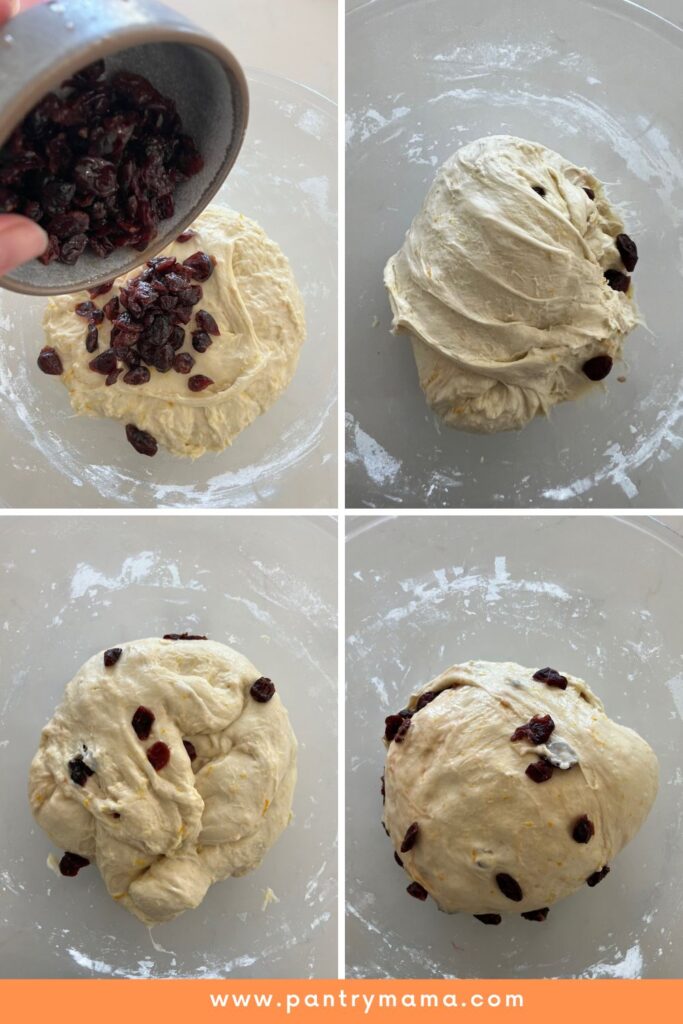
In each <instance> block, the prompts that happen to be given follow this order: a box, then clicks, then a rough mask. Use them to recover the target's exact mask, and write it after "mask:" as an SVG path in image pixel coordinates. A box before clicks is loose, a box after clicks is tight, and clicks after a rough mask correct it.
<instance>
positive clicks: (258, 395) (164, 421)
mask: <svg viewBox="0 0 683 1024" xmlns="http://www.w3.org/2000/svg"><path fill="white" fill-rule="evenodd" d="M192 228H193V230H194V231H195V232H196V234H195V235H194V237H192V238H191V239H190V240H189V241H187V242H174V243H173V244H172V245H170V246H167V248H166V249H164V250H163V254H164V255H170V256H174V257H175V258H176V259H177V260H179V261H180V262H182V261H183V260H185V259H187V257H188V256H191V255H192V254H193V253H195V252H197V251H202V252H206V253H207V254H208V255H209V256H213V257H214V258H215V259H216V267H215V270H214V272H213V274H212V275H211V277H210V278H209V279H208V280H207V281H203V282H201V286H202V290H203V297H202V299H201V300H200V301H199V302H198V303H197V305H196V306H195V307H194V313H196V312H197V310H199V309H205V310H206V311H207V312H209V313H211V314H212V316H213V317H214V319H215V320H216V323H217V324H218V328H219V330H220V336H218V337H214V338H213V339H212V341H213V344H212V345H211V347H210V348H209V349H208V350H207V351H206V352H204V353H201V354H199V353H197V352H195V351H194V349H193V348H192V344H191V341H192V338H191V331H192V330H195V329H196V325H195V324H194V321H191V322H190V323H189V324H188V325H187V326H186V328H185V344H184V345H183V347H182V349H180V351H181V352H188V353H190V355H192V356H193V358H194V359H195V365H194V367H193V369H192V373H193V374H199V373H200V374H203V375H204V376H206V377H210V378H211V380H212V381H214V383H213V384H212V385H211V386H210V387H208V388H207V389H206V390H205V391H201V392H191V391H190V390H189V389H188V383H187V382H188V376H187V375H185V374H181V373H176V372H175V371H174V370H169V371H168V373H159V371H158V370H156V369H154V368H150V373H151V380H150V381H149V382H148V383H147V384H141V385H137V386H133V385H130V384H126V383H124V381H123V375H121V376H120V377H119V379H118V380H117V381H116V383H115V384H113V385H107V384H105V378H104V377H103V376H102V375H100V374H98V373H94V372H93V371H92V370H91V369H89V366H88V364H89V362H90V361H91V359H92V358H93V356H92V355H89V354H88V352H86V349H85V343H84V339H85V335H86V329H87V322H86V321H85V320H84V319H83V318H82V317H79V316H77V315H76V313H75V312H74V309H75V307H76V306H77V305H78V304H79V303H80V302H84V301H86V300H88V299H89V295H88V293H87V292H78V293H76V294H75V295H60V296H57V297H55V298H52V299H50V300H49V301H48V304H47V307H46V310H45V317H44V322H43V326H44V329H45V336H46V341H47V344H48V345H50V346H52V347H53V348H55V349H56V350H57V352H58V353H59V356H60V358H61V360H62V365H63V367H64V373H63V374H62V376H61V378H60V379H61V380H62V382H63V383H64V385H65V386H66V387H67V389H68V391H69V398H70V400H71V405H72V406H73V408H74V410H75V411H76V412H77V413H83V414H85V415H87V416H108V417H112V418H113V419H117V420H121V421H122V422H123V423H132V424H134V425H135V426H137V427H138V428H139V429H140V430H145V431H147V432H148V433H150V434H152V435H153V437H155V438H156V440H157V441H158V442H159V443H160V444H162V445H164V446H165V447H166V448H167V449H168V450H169V451H170V452H172V453H173V454H174V455H188V456H191V457H192V458H196V457H197V456H199V455H203V454H204V453H205V452H208V451H221V450H222V449H223V448H225V447H226V446H227V445H230V444H232V442H233V441H234V440H235V438H236V437H237V435H238V434H240V433H241V431H243V430H244V429H245V427H247V426H249V424H250V423H251V422H252V421H253V420H255V419H256V417H257V416H259V415H260V414H261V413H263V412H265V410H266V409H268V408H269V407H270V406H271V405H272V404H273V402H274V401H275V400H276V399H277V398H278V396H279V395H280V394H281V393H282V391H283V390H284V389H285V388H286V387H287V385H288V384H289V382H290V380H291V379H292V376H293V375H294V371H295V369H296V365H297V362H298V358H299V350H300V348H301V346H302V344H303V342H304V338H305V334H306V325H305V320H304V307H303V300H302V298H301V295H300V293H299V289H298V288H297V285H296V281H295V280H294V275H293V273H292V269H291V267H290V265H289V263H288V261H287V259H286V258H285V256H284V255H283V253H282V252H281V250H280V249H279V247H278V246H277V245H276V244H275V242H273V241H271V239H269V238H268V237H267V235H266V234H265V232H264V231H263V230H262V229H261V228H260V227H259V226H258V224H256V223H255V222H254V221H252V220H249V219H248V218H247V217H244V216H243V215H242V214H239V213H236V212H235V211H234V210H229V209H227V208H225V207H222V206H210V207H209V208H208V209H206V210H205V211H204V212H203V213H202V214H201V215H200V216H199V217H198V218H197V220H196V221H195V222H194V223H193V225H192ZM139 273H140V268H138V269H137V270H135V271H133V272H132V273H131V274H129V275H127V276H126V277H122V278H118V279H117V280H116V281H115V283H114V288H113V290H112V291H111V292H108V293H107V294H106V295H103V296H101V297H100V298H98V299H96V300H95V301H96V304H97V305H99V306H100V307H102V306H103V305H104V304H105V303H106V302H107V301H108V300H109V299H111V298H112V297H113V296H114V295H117V294H118V293H119V291H120V289H121V286H122V285H123V284H124V283H125V281H126V280H127V279H128V278H130V277H135V276H136V275H137V274H139ZM110 329H111V324H110V323H109V321H108V320H105V321H104V323H103V324H102V325H101V326H100V328H99V332H100V348H99V351H100V352H102V351H104V349H105V348H107V347H108V338H109V332H110ZM124 443H125V442H124Z"/></svg>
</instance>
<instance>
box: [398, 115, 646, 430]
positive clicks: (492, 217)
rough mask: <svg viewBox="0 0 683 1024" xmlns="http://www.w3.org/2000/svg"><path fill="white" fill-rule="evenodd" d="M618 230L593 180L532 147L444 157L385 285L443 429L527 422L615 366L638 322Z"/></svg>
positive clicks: (487, 147)
mask: <svg viewBox="0 0 683 1024" xmlns="http://www.w3.org/2000/svg"><path fill="white" fill-rule="evenodd" d="M623 231H624V226H623V224H622V222H621V220H620V218H619V217H618V216H617V214H616V213H615V211H614V209H613V208H612V206H611V205H610V203H609V202H608V200H607V197H606V195H605V191H604V188H603V186H602V184H601V183H600V182H599V181H598V180H597V178H595V177H594V175H592V174H591V173H590V172H589V171H587V170H585V169H584V168H581V167H575V166H574V165H573V164H571V163H570V162H569V161H568V160H565V159H564V157H562V156H560V155H559V154H558V153H554V152H553V151H552V150H550V149H547V148H546V147H545V146H541V145H539V144H538V143H534V142H527V141H525V140H524V139H517V138H513V137H512V136H509V135H494V136H491V137H489V138H484V139H478V140H477V141H476V142H472V143H470V144H469V145H467V146H463V147H462V149H459V150H458V151H457V153H455V154H454V155H453V156H452V157H451V158H450V159H449V160H447V161H446V163H445V164H444V165H443V166H442V167H441V168H440V170H439V171H438V173H437V175H436V179H435V181H434V183H433V184H432V186H431V188H430V190H429V192H428V194H427V197H426V199H425V201H424V205H423V207H422V209H421V210H420V212H419V213H418V214H417V216H416V217H415V219H414V220H413V223H412V224H411V226H410V229H409V231H408V233H407V235H406V238H405V241H404V243H403V246H402V247H401V249H400V250H399V251H398V252H397V253H396V254H395V255H394V256H392V257H391V259H390V260H389V261H388V263H387V265H386V268H385V271H384V282H385V284H386V287H387V289H388V291H389V298H390V301H391V306H392V310H393V329H394V331H395V332H398V331H408V332H409V333H410V335H411V342H412V346H413V352H414V354H415V360H416V363H417V369H418V375H419V379H420V384H421V386H422V389H423V390H424V393H425V396H426V398H427V401H428V402H429V404H430V406H431V407H432V408H433V409H434V411H435V412H437V413H438V414H439V416H441V417H442V418H443V419H444V421H445V422H446V423H447V424H448V425H449V426H452V427H458V428H461V429H464V430H471V431H477V432H482V433H492V432H494V431H499V430H513V429H517V428H519V427H523V426H524V425H525V424H526V423H528V422H529V420H531V419H533V417H534V416H537V415H539V414H540V413H548V411H549V410H550V408H551V407H552V406H553V405H555V403H557V402H564V401H567V400H569V399H573V398H578V396H579V395H581V394H582V393H583V392H585V391H587V390H588V389H590V388H592V387H595V384H594V383H593V381H594V380H597V379H602V377H603V376H605V375H606V373H608V372H609V369H610V368H611V362H610V360H615V359H618V358H619V357H620V356H621V351H622V345H623V342H624V339H625V337H626V335H627V334H628V332H629V331H630V330H631V329H632V328H633V327H634V326H635V324H636V323H637V322H638V313H637V309H636V307H635V304H634V302H633V297H632V291H633V289H632V286H631V285H630V283H629V282H630V278H629V276H628V274H627V273H626V270H627V269H632V262H633V260H632V258H629V255H627V256H626V263H627V264H628V266H626V265H625V264H624V262H623V260H622V255H621V250H620V249H619V248H618V247H617V244H616V241H617V236H620V235H622V234H623ZM623 238H626V236H623ZM623 238H622V239H621V240H620V243H619V244H620V245H621V246H622V249H623V245H624V244H629V243H630V244H631V245H632V244H633V243H632V242H631V240H630V239H628V240H627V243H624V242H623ZM635 258H636V259H637V252H636V253H635ZM606 270H607V271H610V272H612V271H616V272H617V273H618V275H619V276H617V277H615V276H614V274H612V273H610V277H611V279H612V284H613V285H615V286H619V287H626V286H627V285H628V291H627V292H623V291H616V290H614V287H612V286H610V284H609V283H608V280H607V279H606V277H605V271H606ZM597 357H599V358H600V361H599V362H597V363H589V360H593V359H596V358H597ZM605 357H608V358H607V360H606V359H605ZM586 364H589V365H588V366H586ZM584 367H585V368H586V369H585V370H584ZM587 374H588V375H590V376H588V375H587Z"/></svg>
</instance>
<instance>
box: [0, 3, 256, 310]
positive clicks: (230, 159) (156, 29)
mask: <svg viewBox="0 0 683 1024" xmlns="http://www.w3.org/2000/svg"><path fill="white" fill-rule="evenodd" d="M149 43H180V44H183V45H186V46H195V47H197V48H199V49H202V50H206V51H207V52H208V53H210V54H212V55H213V56H214V57H216V58H217V59H218V60H219V61H220V63H221V64H222V66H223V68H224V69H225V70H226V71H227V72H228V75H229V76H230V77H231V78H232V80H233V82H234V83H235V85H236V92H235V95H233V97H232V99H233V112H234V130H233V136H232V139H231V143H230V146H229V147H228V149H227V151H226V154H225V158H224V160H223V161H222V163H221V164H220V166H219V167H218V169H217V171H216V174H215V175H214V177H213V179H212V180H211V182H210V184H209V186H208V187H207V188H206V189H205V191H204V192H203V193H202V195H201V196H200V198H199V199H198V200H197V202H196V203H194V204H193V206H192V208H191V209H190V211H189V212H188V214H187V215H186V216H184V217H182V218H180V219H179V220H177V221H175V220H170V221H168V222H167V223H168V224H169V225H170V227H169V228H167V229H166V230H165V231H163V232H160V233H159V234H158V235H157V236H156V238H154V240H153V241H152V243H151V244H150V245H149V246H148V247H147V248H146V249H145V250H144V251H143V252H138V251H137V250H130V251H131V252H134V253H135V255H134V256H132V257H131V258H130V259H129V260H127V261H126V262H125V263H123V264H122V265H121V266H120V267H119V268H118V269H117V270H116V272H115V273H114V274H113V275H112V270H111V269H108V270H103V272H102V273H101V274H99V275H98V276H97V277H96V278H92V279H90V278H88V280H87V281H86V280H84V279H83V278H80V279H79V280H78V281H74V282H73V283H72V284H71V285H69V287H68V288H67V287H66V286H65V284H61V285H57V286H54V285H47V284H42V285H40V284H35V283H33V282H27V281H19V280H17V279H16V278H13V277H12V273H11V271H10V272H9V273H8V274H5V275H3V276H2V277H0V288H5V289H7V290H8V291H12V292H15V293H18V294H21V295H34V296H47V295H71V294H74V293H76V292H80V291H87V290H88V289H91V288H96V287H97V286H98V285H99V284H103V283H104V282H105V281H110V280H112V276H114V277H117V278H118V277H121V276H123V275H125V274H129V273H130V272H131V271H132V270H135V268H136V267H139V266H142V265H143V264H144V263H145V262H146V261H147V260H149V259H151V258H152V257H153V256H156V255H157V254H158V253H159V252H161V250H162V249H164V248H165V247H166V246H167V245H168V244H170V242H172V241H173V240H174V239H175V238H176V237H177V236H178V235H179V234H181V233H182V232H183V231H184V230H185V228H186V227H188V226H189V225H190V224H191V223H192V221H193V220H195V219H196V218H197V216H198V215H199V214H200V213H201V212H202V210H204V209H205V208H206V207H207V206H208V204H209V203H210V202H211V200H212V199H213V197H214V196H215V195H216V193H217V192H218V190H219V189H220V187H221V186H222V184H223V182H224V181H225V179H226V178H227V176H228V174H229V173H230V171H231V170H232V168H233V166H234V164H235V161H236V160H237V157H238V155H239V152H240V150H241V148H242V143H243V142H244V136H245V134H246V130H247V125H248V123H249V86H248V84H247V79H246V76H245V74H244V70H243V68H242V65H241V64H240V62H239V61H238V60H237V58H236V57H235V56H234V54H233V53H232V52H231V51H230V50H229V49H228V48H227V46H224V44H223V43H221V42H220V41H219V40H218V39H216V38H215V37H214V36H212V35H210V34H209V33H204V32H203V31H202V30H201V29H199V28H193V27H192V26H190V25H189V23H188V26H187V27H185V26H182V27H175V26H163V25H162V26H160V25H158V24H155V25H142V26H140V25H136V26H132V27H131V26H122V27H120V28H118V29H115V30H114V31H113V32H112V34H111V35H109V36H107V37H106V38H105V39H103V40H101V41H99V42H91V41H89V42H88V43H87V46H75V47H74V48H73V49H72V50H70V51H69V52H68V53H67V54H65V55H64V56H62V57H58V59H57V60H56V61H55V63H54V64H51V65H50V68H49V69H48V70H47V71H46V72H45V73H44V74H43V75H41V76H38V77H35V78H31V79H30V81H29V82H28V83H26V84H24V85H23V86H20V87H19V88H18V89H17V93H16V101H15V102H14V103H11V102H10V103H9V104H6V105H5V106H4V107H3V109H2V110H1V111H0V146H2V145H3V144H4V142H5V141H6V140H7V139H8V138H9V136H10V135H11V133H12V132H13V131H14V129H15V128H16V127H17V125H19V124H20V123H21V122H22V121H23V119H24V117H26V115H27V114H28V113H29V112H30V111H31V110H32V109H33V107H34V106H35V105H36V104H37V103H39V102H40V100H41V99H42V97H43V96H46V95H47V93H49V92H50V91H52V90H53V89H54V88H56V87H58V86H59V84H60V83H61V82H62V81H64V79H66V78H69V77H70V75H72V74H74V73H75V72H76V71H78V70H79V69H81V68H83V67H86V66H87V65H88V64H90V63H92V62H93V61H96V60H99V59H100V58H106V57H107V56H111V55H112V54H113V53H119V52H120V51H121V50H127V49H132V48H133V47H135V46H142V45H145V44H149ZM86 51H87V54H86ZM117 251H119V252H120V251H121V250H117ZM106 262H107V261H106V260H103V264H106ZM75 266H76V267H77V266H78V264H75Z"/></svg>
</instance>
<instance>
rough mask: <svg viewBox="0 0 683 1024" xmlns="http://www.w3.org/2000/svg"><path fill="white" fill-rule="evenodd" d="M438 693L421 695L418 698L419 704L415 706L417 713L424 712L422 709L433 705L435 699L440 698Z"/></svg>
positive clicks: (429, 692) (430, 692)
mask: <svg viewBox="0 0 683 1024" xmlns="http://www.w3.org/2000/svg"><path fill="white" fill-rule="evenodd" d="M438 696H439V694H438V692H436V693H434V692H432V691H431V690H430V691H428V692H427V693H423V694H421V695H420V696H419V697H418V698H417V704H416V705H415V711H416V712H417V711H422V708H424V707H426V706H427V704H431V702H432V701H433V700H434V698H435V697H438Z"/></svg>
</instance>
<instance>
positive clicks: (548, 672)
mask: <svg viewBox="0 0 683 1024" xmlns="http://www.w3.org/2000/svg"><path fill="white" fill-rule="evenodd" d="M532 678H533V679H535V680H536V681H537V682H539V683H546V684H547V685H548V686H556V687H557V688H558V690H566V689H567V677H566V676H562V675H560V673H559V672H556V671H555V669H554V668H539V670H538V672H534V674H533V677H532Z"/></svg>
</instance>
